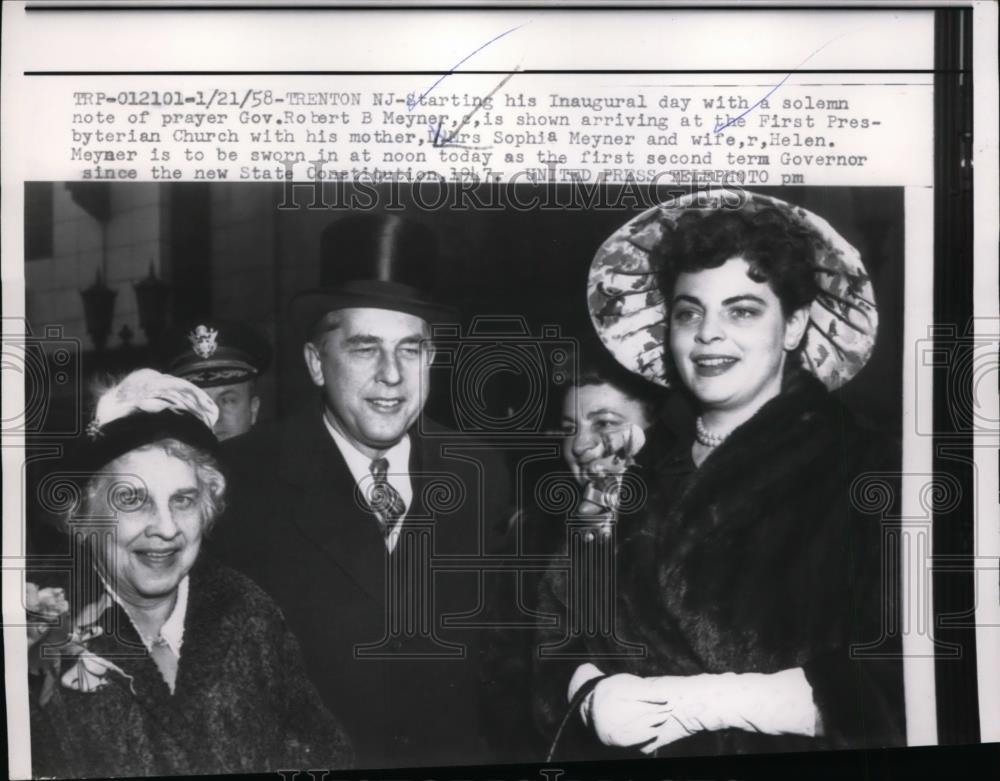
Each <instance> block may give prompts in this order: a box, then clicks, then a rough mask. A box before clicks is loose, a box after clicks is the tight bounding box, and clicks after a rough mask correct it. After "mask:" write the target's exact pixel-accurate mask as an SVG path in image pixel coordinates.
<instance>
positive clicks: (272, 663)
mask: <svg viewBox="0 0 1000 781" xmlns="http://www.w3.org/2000/svg"><path fill="white" fill-rule="evenodd" d="M190 577H191V580H190V591H189V595H188V607H187V613H186V616H185V621H184V643H183V646H182V648H181V654H180V660H179V664H178V667H177V679H176V685H175V689H174V692H173V694H171V692H170V690H169V688H168V687H167V684H166V683H165V682H164V680H163V677H162V676H161V675H160V672H159V670H158V669H157V667H156V665H155V663H154V662H153V660H152V659H151V658H150V656H149V654H148V653H147V652H146V650H145V647H144V646H143V645H142V642H141V641H140V639H139V636H138V634H137V633H136V630H135V628H134V626H133V625H132V623H131V621H129V619H128V616H127V615H126V614H125V613H124V611H123V610H122V608H121V607H120V606H119V605H117V604H112V606H111V607H110V608H109V609H108V610H106V611H105V612H104V614H103V615H102V616H101V618H100V626H101V629H102V632H103V634H101V635H100V636H98V637H95V638H94V639H93V640H91V641H89V643H88V644H87V647H88V650H89V651H90V652H92V653H94V654H97V655H98V656H100V657H101V658H103V659H107V660H108V661H112V662H113V663H114V664H116V665H118V667H120V668H121V670H122V671H123V672H124V673H125V674H126V675H127V676H128V678H125V677H123V676H121V675H118V674H117V673H109V674H108V676H107V685H105V686H104V687H103V688H101V689H99V690H97V691H93V692H86V693H85V692H79V691H75V690H72V689H68V688H65V687H63V686H62V685H60V684H59V683H58V682H57V684H56V686H55V688H54V689H53V696H52V698H51V699H50V700H48V702H46V704H45V705H41V704H40V693H41V686H40V683H41V681H40V680H39V681H34V682H33V684H36V685H33V686H32V697H31V701H30V702H31V707H30V709H31V754H32V773H33V775H35V776H36V777H38V776H48V777H52V776H55V777H60V778H81V777H84V778H109V777H115V776H149V775H153V776H169V775H202V774H217V773H265V772H277V771H280V770H289V769H297V768H326V767H339V768H344V767H349V766H351V764H352V763H353V761H354V760H353V758H352V756H351V752H350V749H349V747H348V746H347V744H346V739H345V737H344V733H343V732H342V731H341V730H340V729H339V727H338V725H337V723H336V721H335V720H334V718H333V717H332V716H331V715H330V713H329V712H328V711H327V710H326V709H325V708H324V707H323V705H322V703H321V702H320V698H319V695H318V694H317V692H316V690H315V688H314V687H313V685H312V684H311V683H310V682H309V680H308V678H307V677H306V675H305V672H304V670H303V667H302V659H301V656H300V653H299V648H298V643H297V642H296V640H295V638H294V637H293V636H292V635H291V634H290V633H289V631H288V629H287V626H286V624H285V621H284V619H283V617H282V615H281V613H280V611H279V610H278V608H277V607H276V606H275V604H274V602H273V601H272V600H271V599H270V598H269V597H268V596H267V595H266V594H265V593H264V592H263V591H261V589H260V588H258V587H257V586H255V585H254V584H253V583H251V582H250V580H249V579H248V578H246V577H244V576H242V575H240V574H239V573H237V572H233V571H232V570H230V569H228V568H226V567H223V566H221V565H218V564H215V563H214V562H212V561H211V560H209V559H208V558H206V557H204V556H202V558H201V559H199V561H198V562H197V564H196V565H195V566H194V568H193V569H192V570H191V575H190Z"/></svg>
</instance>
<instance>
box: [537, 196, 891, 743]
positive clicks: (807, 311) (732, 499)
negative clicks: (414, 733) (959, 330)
mask: <svg viewBox="0 0 1000 781" xmlns="http://www.w3.org/2000/svg"><path fill="white" fill-rule="evenodd" d="M732 196H735V197H736V198H738V200H736V201H735V202H734V200H733V199H732ZM592 272H593V273H592V278H591V298H590V304H591V311H592V313H593V314H594V321H595V325H596V326H597V329H598V332H599V333H600V335H601V336H602V339H603V340H604V342H605V344H606V345H607V346H608V347H609V349H610V350H611V351H612V352H613V354H615V356H616V357H617V358H618V359H619V360H620V361H621V362H622V363H624V364H625V365H626V366H628V367H629V368H631V369H632V370H633V371H636V372H637V373H640V374H643V375H644V376H646V377H647V378H649V379H652V380H653V381H655V382H658V383H660V384H670V385H673V386H676V387H677V388H678V389H680V390H681V392H683V393H684V394H686V395H687V396H688V397H689V400H690V401H691V402H692V404H693V406H694V408H695V410H696V411H697V417H696V418H695V420H694V421H693V423H694V425H692V426H691V427H690V431H688V432H683V431H682V432H680V434H681V435H680V437H679V439H678V440H677V442H676V446H675V447H673V448H672V449H670V450H668V452H666V453H664V454H662V456H661V457H660V458H658V460H657V461H656V463H655V464H652V465H650V466H649V467H648V472H647V484H648V486H649V492H650V493H649V498H648V500H647V502H646V503H645V506H644V507H643V508H642V509H641V510H640V511H638V512H637V513H636V517H634V518H623V519H622V520H621V521H620V523H619V528H620V531H621V536H620V539H622V542H621V544H620V546H619V550H618V553H617V556H618V561H619V562H620V566H619V572H620V573H621V579H620V583H619V586H618V595H619V599H618V602H619V606H618V616H619V619H620V621H619V626H620V628H621V636H622V637H623V638H624V639H627V640H629V641H631V642H633V643H637V644H640V645H642V646H644V647H645V649H646V653H645V656H644V657H636V658H631V659H622V658H607V657H608V654H607V653H606V651H607V649H606V648H603V647H602V641H603V638H601V637H593V638H589V639H587V640H586V641H585V642H583V643H582V644H581V647H580V648H578V649H576V651H577V652H578V653H577V658H576V659H564V660H562V661H559V662H552V663H549V664H543V665H541V666H540V671H541V672H540V675H541V677H542V679H543V680H544V681H545V687H546V690H547V693H546V694H545V695H543V698H542V701H541V703H540V705H541V709H540V710H541V716H542V719H543V721H544V722H545V723H547V724H548V725H549V728H550V734H553V735H555V734H557V733H558V738H559V740H558V741H557V751H556V754H557V756H562V757H563V758H571V757H583V756H591V755H594V754H595V753H596V754H597V755H602V754H604V753H605V750H606V751H607V752H610V753H611V754H612V755H625V756H627V755H629V754H633V753H637V752H639V751H641V752H643V753H645V754H654V753H660V754H715V753H722V754H726V753H742V752H755V751H768V752H771V751H790V750H800V749H814V748H832V747H860V746H881V745H895V744H900V743H901V742H902V741H903V736H904V729H903V715H902V713H903V709H902V674H901V666H900V662H899V657H898V653H895V655H894V652H898V647H896V646H895V645H894V644H893V641H892V638H891V637H889V636H887V635H886V634H885V633H884V632H883V627H884V626H885V624H884V620H885V618H886V617H887V616H888V615H889V611H891V610H892V609H894V601H893V595H894V593H895V589H894V588H893V587H892V579H891V577H888V576H887V577H886V578H885V579H884V580H883V573H890V572H891V571H892V569H891V567H890V568H888V569H887V568H886V567H884V566H883V557H884V556H885V555H886V554H887V553H888V551H886V550H885V549H884V548H883V541H882V533H881V518H880V517H879V516H878V515H876V514H872V513H869V512H866V511H865V507H864V506H863V502H858V501H857V497H856V495H855V491H856V488H857V485H858V483H856V482H855V481H856V480H858V478H859V477H861V476H863V475H864V474H865V473H867V472H872V471H875V472H878V471H882V472H884V471H885V470H887V469H889V468H891V465H893V464H895V463H897V459H898V451H896V450H895V449H894V446H893V445H892V443H891V442H890V441H888V440H887V439H886V438H883V437H879V436H877V435H875V434H874V433H873V432H871V431H867V430H865V429H864V428H863V427H862V426H860V425H859V424H858V423H857V421H856V420H855V418H854V416H853V415H852V414H851V413H850V411H849V410H847V409H846V408H845V407H844V406H842V405H841V404H840V403H839V402H838V401H837V400H836V399H835V398H834V397H833V396H832V395H831V394H830V393H829V388H833V387H837V386H839V385H841V384H843V382H846V381H847V380H848V379H850V377H852V376H853V375H854V374H855V373H856V372H857V371H858V370H859V369H860V368H861V367H862V366H863V365H864V363H865V361H866V360H867V358H868V357H869V355H870V353H871V350H872V347H873V344H874V334H875V326H876V322H877V317H876V313H875V308H874V300H873V297H872V293H871V286H870V283H869V282H868V279H867V276H866V275H865V273H864V268H863V266H861V263H860V259H859V258H858V257H857V253H856V251H853V248H850V247H849V246H848V245H847V244H846V242H844V241H843V239H841V238H840V237H839V236H837V235H836V234H835V233H834V232H833V231H832V229H830V228H829V226H828V225H826V223H824V222H823V221H822V220H819V218H816V217H815V216H814V215H810V214H809V213H808V212H805V210H802V209H797V208H794V207H791V206H789V205H788V204H785V203H783V202H781V201H777V200H776V199H771V198H766V197H764V196H758V195H755V194H751V193H739V194H728V193H727V194H718V193H716V194H711V193H710V194H709V196H708V197H707V198H705V197H704V194H703V197H702V199H698V198H690V197H689V198H687V199H684V200H682V201H681V202H679V203H674V204H666V205H664V206H663V207H661V208H660V209H654V210H653V211H652V212H650V213H647V214H645V215H642V216H641V217H640V218H637V219H636V220H635V221H633V222H632V223H630V224H629V225H627V226H625V228H623V229H621V230H620V231H619V232H618V233H617V234H616V235H615V236H613V237H612V239H610V240H609V241H608V242H607V243H606V244H605V245H604V247H602V250H601V251H600V252H599V253H598V256H597V258H596V260H595V263H594V267H593V269H592ZM651 302H652V304H651ZM644 318H645V319H644ZM643 323H645V324H644V325H643ZM896 468H898V467H896ZM564 599H565V594H564V593H563V592H561V591H560V589H559V587H558V582H557V581H556V580H555V579H547V580H546V585H545V586H544V587H543V589H542V599H541V605H542V608H543V609H545V608H550V609H553V610H561V611H565V610H566V609H567V608H566V605H565V604H564ZM580 656H584V657H587V656H589V657H590V660H589V661H587V660H584V661H582V662H581V661H580V658H579V657H580ZM567 702H568V703H569V711H568V712H567Z"/></svg>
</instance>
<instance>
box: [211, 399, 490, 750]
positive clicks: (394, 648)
mask: <svg viewBox="0 0 1000 781" xmlns="http://www.w3.org/2000/svg"><path fill="white" fill-rule="evenodd" d="M410 437H411V456H410V478H411V481H412V483H413V489H414V491H413V492H414V498H413V501H412V503H411V506H410V507H409V508H408V511H407V515H406V519H405V521H404V523H403V527H402V535H401V537H400V540H399V543H398V544H397V547H396V549H395V551H394V552H393V553H392V554H391V555H390V554H389V553H388V552H387V551H386V548H385V543H384V540H383V538H382V534H381V531H380V529H379V526H378V523H377V521H376V519H375V517H374V515H373V514H372V513H371V512H370V511H369V510H368V508H367V506H366V505H365V503H364V501H363V499H362V498H361V496H360V493H359V492H358V491H357V489H356V487H355V483H354V479H353V477H352V475H351V474H350V471H349V469H348V467H347V464H346V462H345V461H344V459H343V457H342V456H341V454H340V451H339V450H338V449H337V447H336V445H335V444H334V442H333V440H332V438H331V437H330V434H329V432H328V431H327V430H326V427H325V426H324V424H323V421H322V410H321V408H320V407H319V406H318V405H317V406H315V407H310V408H309V409H307V410H304V411H303V412H302V413H300V414H298V415H297V416H295V417H293V418H291V419H289V420H287V421H285V422H283V423H281V424H278V425H275V426H272V427H270V428H261V429H255V430H254V431H252V432H250V433H249V434H247V435H245V436H243V437H238V438H236V439H233V440H230V441H229V442H227V443H226V447H225V449H224V453H223V456H224V461H225V468H226V471H227V479H228V482H229V487H228V489H227V503H228V505H229V509H228V510H227V511H226V513H225V515H224V516H223V518H221V519H220V521H219V525H218V527H217V528H216V529H215V530H214V531H213V536H212V539H211V542H210V544H211V545H212V546H213V548H214V550H215V552H216V555H218V556H219V557H221V558H223V559H224V560H226V561H228V562H229V563H231V564H232V566H234V567H236V568H237V569H240V570H242V571H243V572H245V573H246V574H248V575H249V576H250V577H251V578H253V579H255V580H257V581H258V582H259V583H260V584H261V585H262V586H263V587H264V588H265V590H267V591H268V592H269V593H270V594H272V595H273V597H274V598H275V600H276V601H277V602H278V604H279V605H280V606H281V608H282V610H283V611H284V613H285V615H286V616H287V618H288V621H289V624H290V626H291V627H292V629H293V631H294V632H295V633H296V635H297V636H298V637H299V638H300V641H301V643H302V648H303V655H304V658H305V663H306V668H307V671H308V673H309V675H310V677H311V678H312V680H313V681H314V682H315V684H316V686H317V688H318V689H319V691H320V694H321V696H322V697H323V700H324V702H325V703H326V705H327V707H328V708H330V710H331V711H332V712H334V713H335V714H337V716H338V718H339V719H340V720H341V722H342V724H343V725H344V728H345V730H346V731H347V733H348V735H349V737H350V738H351V740H352V742H353V744H354V746H355V750H356V754H357V757H358V762H359V766H361V767H405V766H420V765H442V764H465V763H481V762H484V761H487V760H488V759H489V757H488V756H487V755H486V753H485V749H484V748H483V746H484V742H483V741H482V739H481V735H480V728H479V723H480V718H479V716H480V708H481V707H482V703H481V702H480V692H481V687H480V684H479V672H480V658H479V657H480V642H479V634H480V628H479V627H477V626H476V625H477V623H482V621H483V618H484V615H485V610H486V604H485V602H486V600H485V599H484V594H483V592H484V587H485V586H486V581H487V579H486V578H484V576H483V575H482V574H481V573H480V572H478V571H476V570H475V567H474V566H473V567H472V568H469V567H466V569H465V570H464V571H463V570H462V569H460V568H459V567H460V562H459V561H456V559H460V558H462V557H464V558H466V559H469V558H470V557H472V558H474V557H477V556H479V555H480V554H481V552H483V551H485V550H486V549H487V548H489V547H490V541H489V537H490V533H491V531H490V530H491V528H492V527H493V526H494V525H496V526H498V525H499V524H500V523H501V520H500V519H502V518H503V516H504V515H505V514H506V513H507V508H508V502H507V477H506V471H505V469H504V467H503V464H502V462H500V461H499V459H498V458H497V457H496V455H495V453H493V452H491V451H489V450H486V449H484V448H482V447H478V448H477V447H476V444H475V442H473V441H470V440H468V439H467V438H463V437H461V436H458V435H456V434H454V432H448V431H446V430H444V429H442V428H440V427H438V426H435V425H434V424H432V423H430V422H429V421H427V420H426V419H424V420H421V421H419V422H418V424H417V425H415V426H414V427H413V429H412V430H411V432H410ZM431 556H433V557H434V559H435V561H434V566H433V569H432V568H431V565H430V561H429V558H430V557H431ZM448 564H451V565H452V566H451V568H448V567H447V566H445V565H448ZM463 616H464V618H463ZM456 622H457V623H458V624H463V625H462V626H458V625H456Z"/></svg>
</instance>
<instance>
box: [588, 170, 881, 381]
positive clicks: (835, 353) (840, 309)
mask: <svg viewBox="0 0 1000 781" xmlns="http://www.w3.org/2000/svg"><path fill="white" fill-rule="evenodd" d="M766 208H776V209H778V210H779V211H780V212H782V213H783V214H784V215H785V216H786V217H788V218H789V219H790V220H792V221H793V222H795V223H796V224H798V225H799V226H801V227H802V228H804V229H805V230H806V231H807V233H808V235H809V237H810V239H811V241H812V244H813V250H814V257H813V265H814V266H815V269H816V283H817V285H818V287H819V291H820V292H819V294H818V295H817V296H816V300H815V301H814V302H813V304H812V307H811V308H810V310H809V324H808V326H807V328H806V334H805V337H804V343H803V349H802V351H801V355H802V364H803V367H804V368H805V369H807V370H808V371H810V372H812V374H814V375H815V376H816V377H818V378H819V379H820V380H821V381H822V382H823V383H824V384H825V385H826V387H827V388H829V389H831V390H833V389H835V388H839V387H840V386H841V385H844V384H845V383H846V382H848V381H849V380H850V379H851V378H852V377H854V376H855V375H856V374H857V373H858V372H859V371H861V369H862V368H863V367H864V365H865V364H866V363H867V362H868V359H869V358H870V357H871V354H872V350H873V349H874V348H875V335H876V333H877V331H878V310H877V309H876V306H875V293H874V290H873V289H872V284H871V279H870V278H869V277H868V273H867V271H866V270H865V267H864V264H863V263H862V261H861V256H860V254H859V253H858V251H857V250H856V249H855V248H854V247H852V246H851V245H850V244H848V242H847V241H846V240H845V239H844V237H843V236H841V235H840V234H839V233H837V231H835V230H834V229H833V228H832V227H831V226H830V224H829V223H828V222H827V221H826V220H824V219H823V218H822V217H818V216H817V215H815V214H813V213H812V212H810V211H808V210H806V209H803V208H801V207H799V206H793V205H792V204H790V203H786V202H785V201H782V200H780V199H778V198H773V197H771V196H767V195H761V194H759V193H752V192H748V191H746V190H727V189H717V190H708V191H703V192H697V193H691V194H688V195H685V196H682V197H680V198H677V199H674V200H670V201H666V202H664V203H662V204H660V205H658V206H654V207H653V208H652V209H649V210H647V211H645V212H643V213H642V214H640V215H638V216H637V217H635V218H634V219H632V220H630V221H629V222H627V223H626V224H625V225H623V226H622V227H621V228H619V229H618V230H616V231H615V232H614V233H613V234H612V235H611V236H610V238H608V239H607V240H606V241H605V242H604V243H603V244H602V245H601V247H600V249H598V250H597V254H596V256H595V257H594V260H593V262H592V263H591V266H590V277H589V279H588V282H587V304H588V307H589V309H590V317H591V320H592V321H593V323H594V328H595V329H596V330H597V334H598V336H599V337H600V339H601V341H602V342H603V343H604V346H605V347H607V349H608V350H609V351H610V352H611V354H612V355H614V357H615V359H616V360H617V361H618V362H619V363H620V364H622V365H623V366H624V367H625V368H626V369H628V370H629V371H631V372H634V373H636V374H638V375H640V376H642V377H644V378H646V379H647V380H650V381H651V382H654V383H656V384H657V385H662V386H664V387H667V388H669V387H670V382H669V380H668V377H667V367H666V365H665V362H664V358H665V356H664V350H665V349H666V343H667V326H666V315H667V307H666V302H665V300H664V296H663V293H662V291H661V290H660V289H659V287H658V284H657V274H656V269H654V268H653V264H652V262H651V255H652V250H653V249H654V248H655V247H656V246H657V245H658V244H659V243H660V242H661V241H662V240H663V238H664V232H665V231H666V230H670V229H673V227H674V226H675V225H676V223H677V220H678V219H679V218H680V216H681V215H682V214H685V213H689V212H693V213H697V212H701V213H703V215H705V216H707V215H708V214H711V213H713V212H715V211H718V210H719V209H740V210H743V211H746V212H749V213H751V214H752V213H756V212H758V211H761V210H762V209H766Z"/></svg>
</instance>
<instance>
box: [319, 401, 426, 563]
mask: <svg viewBox="0 0 1000 781" xmlns="http://www.w3.org/2000/svg"><path fill="white" fill-rule="evenodd" d="M323 424H324V425H325V426H326V430H327V431H329V432H330V436H331V437H332V438H333V442H334V444H335V445H336V446H337V449H338V450H339V451H340V454H341V455H342V456H343V457H344V461H346V462H347V468H348V469H349V470H350V471H351V476H352V477H353V478H354V484H355V485H360V486H361V495H362V496H365V495H366V493H367V492H366V490H365V489H370V488H371V486H372V481H373V479H374V478H373V477H372V472H371V465H372V459H371V458H369V457H368V456H366V455H365V454H364V453H362V452H361V451H360V450H358V449H357V448H356V447H354V445H352V444H351V443H350V442H349V441H348V440H347V437H345V436H344V435H343V434H341V433H340V432H339V431H337V429H335V428H334V427H333V426H332V425H331V424H330V421H329V420H327V417H326V415H324V416H323ZM382 458H384V459H385V460H386V461H388V462H389V467H388V470H387V472H386V476H385V479H386V482H388V483H389V485H391V486H392V487H393V488H395V489H396V492H397V493H398V494H399V496H400V498H401V499H402V500H403V504H404V505H405V507H406V511H405V512H404V513H403V514H402V515H401V516H399V519H398V520H397V521H396V523H395V524H394V525H393V527H392V530H391V531H390V532H389V534H388V535H386V538H385V547H386V550H388V551H389V552H390V553H391V552H392V551H394V550H395V549H396V543H397V542H399V530H400V529H401V528H402V526H403V520H404V519H405V518H406V514H407V513H408V512H409V510H410V504H411V503H412V502H413V484H412V483H411V482H410V435H409V434H407V435H406V436H404V437H403V438H402V439H401V440H399V442H397V443H396V444H395V445H393V446H392V447H391V448H389V449H388V450H387V451H385V453H383V454H382Z"/></svg>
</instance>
